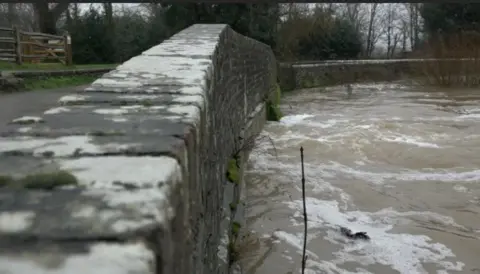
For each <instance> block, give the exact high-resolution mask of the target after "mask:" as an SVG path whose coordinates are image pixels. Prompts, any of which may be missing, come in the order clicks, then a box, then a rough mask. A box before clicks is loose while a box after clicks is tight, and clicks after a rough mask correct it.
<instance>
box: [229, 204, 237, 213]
mask: <svg viewBox="0 0 480 274" xmlns="http://www.w3.org/2000/svg"><path fill="white" fill-rule="evenodd" d="M235 209H237V204H236V203H234V202H231V203H230V210H231V211H235Z"/></svg>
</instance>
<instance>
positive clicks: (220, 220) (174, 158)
mask: <svg viewBox="0 0 480 274" xmlns="http://www.w3.org/2000/svg"><path fill="white" fill-rule="evenodd" d="M276 79H277V75H276V61H275V57H274V55H273V53H272V51H271V49H270V47H268V46H267V45H264V44H262V43H260V42H257V41H255V40H252V39H250V38H247V37H244V36H242V35H240V34H237V33H235V32H234V31H233V30H232V29H231V28H230V27H228V26H227V25H193V26H191V27H189V28H187V29H185V30H183V31H181V32H179V33H178V34H176V35H174V36H173V37H172V38H170V39H169V40H167V41H165V42H163V43H162V44H160V45H158V46H155V47H153V48H151V49H149V50H147V51H145V52H143V53H142V54H141V55H139V56H136V57H134V58H132V59H130V60H128V61H127V62H125V63H123V64H122V65H119V66H118V67H117V68H116V69H115V70H113V71H111V72H109V73H107V74H105V75H104V76H103V77H101V78H100V79H98V80H96V81H95V82H94V83H93V84H92V85H91V86H90V87H89V88H87V89H86V90H85V92H81V93H79V94H72V95H70V96H65V97H63V98H62V99H61V100H60V105H59V106H58V107H56V108H52V109H49V110H46V111H45V112H44V113H43V114H39V115H38V116H35V117H19V118H18V119H15V120H14V121H12V123H11V124H10V125H9V126H8V127H7V131H6V132H2V137H1V139H0V185H1V186H2V188H0V202H1V203H0V273H2V274H25V273H29V274H40V273H42V274H44V273H76V272H77V271H78V272H79V273H89V274H105V273H116V274H149V273H152V274H153V273H155V274H192V273H198V274H213V273H227V271H228V268H229V267H230V265H231V262H229V260H232V258H231V257H230V258H229V254H231V253H232V251H231V248H230V246H231V244H232V241H233V240H234V239H235V237H236V235H238V229H239V227H241V225H242V215H243V208H242V205H243V203H242V202H241V200H240V197H241V196H242V195H244V194H242V193H243V191H242V174H243V164H244V162H245V161H246V158H247V156H248V151H247V150H245V149H244V148H245V144H244V140H247V139H249V136H255V135H256V134H258V133H259V132H260V130H261V129H262V127H263V124H264V122H265V101H266V100H267V99H269V98H270V96H271V94H273V93H274V91H275V89H276V86H275V84H276ZM247 147H248V146H247ZM25 175H28V176H25Z"/></svg>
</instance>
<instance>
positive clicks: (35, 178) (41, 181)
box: [0, 171, 78, 190]
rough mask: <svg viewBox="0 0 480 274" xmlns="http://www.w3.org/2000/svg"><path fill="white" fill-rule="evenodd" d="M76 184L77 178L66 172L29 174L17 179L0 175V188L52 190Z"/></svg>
mask: <svg viewBox="0 0 480 274" xmlns="http://www.w3.org/2000/svg"><path fill="white" fill-rule="evenodd" d="M77 184H78V181H77V178H76V177H75V176H74V175H72V174H71V173H69V172H66V171H55V172H50V173H38V174H30V175H27V176H25V177H23V178H18V179H16V178H13V177H11V176H5V175H0V187H15V188H27V189H44V190H52V189H55V188H57V187H61V186H67V185H77Z"/></svg>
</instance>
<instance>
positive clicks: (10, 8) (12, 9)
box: [7, 3, 16, 26]
mask: <svg viewBox="0 0 480 274" xmlns="http://www.w3.org/2000/svg"><path fill="white" fill-rule="evenodd" d="M7 16H8V24H9V25H10V26H13V25H15V21H16V20H15V19H16V14H15V4H14V3H8V14H7Z"/></svg>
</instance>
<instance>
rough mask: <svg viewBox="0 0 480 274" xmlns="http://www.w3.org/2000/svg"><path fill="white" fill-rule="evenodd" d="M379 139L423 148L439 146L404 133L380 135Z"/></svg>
mask: <svg viewBox="0 0 480 274" xmlns="http://www.w3.org/2000/svg"><path fill="white" fill-rule="evenodd" d="M380 139H381V140H383V141H386V142H392V143H400V144H409V145H414V146H417V147H425V148H440V146H439V145H437V144H434V143H429V142H423V141H420V140H418V139H417V138H415V137H412V136H406V135H400V136H390V137H387V136H382V137H380Z"/></svg>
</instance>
